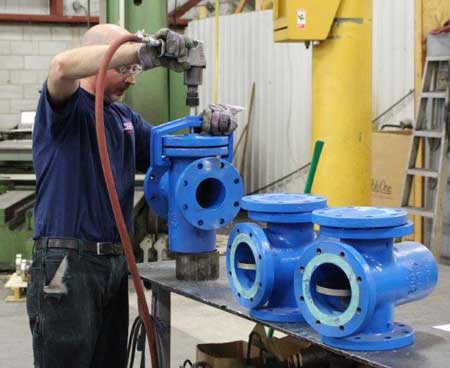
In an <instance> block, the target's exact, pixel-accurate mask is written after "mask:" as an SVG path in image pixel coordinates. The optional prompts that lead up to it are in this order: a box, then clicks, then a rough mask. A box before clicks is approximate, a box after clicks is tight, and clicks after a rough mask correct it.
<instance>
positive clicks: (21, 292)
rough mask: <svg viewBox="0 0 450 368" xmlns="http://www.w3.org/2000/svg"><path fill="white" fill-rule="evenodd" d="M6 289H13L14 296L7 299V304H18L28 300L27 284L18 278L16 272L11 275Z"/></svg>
mask: <svg viewBox="0 0 450 368" xmlns="http://www.w3.org/2000/svg"><path fill="white" fill-rule="evenodd" d="M5 288H7V289H11V290H12V292H13V295H8V296H7V297H6V298H5V302H8V303H17V302H24V301H25V300H26V297H25V289H26V288H27V283H26V282H24V281H23V280H22V277H20V276H18V275H17V274H16V273H15V272H14V273H13V274H12V275H11V277H10V278H9V280H8V282H7V283H6V284H5Z"/></svg>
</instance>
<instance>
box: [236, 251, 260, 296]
mask: <svg viewBox="0 0 450 368" xmlns="http://www.w3.org/2000/svg"><path fill="white" fill-rule="evenodd" d="M234 262H235V264H234V269H235V270H236V277H237V279H238V280H239V283H240V284H241V287H242V288H243V289H251V288H252V287H253V284H254V283H255V279H256V260H255V257H254V255H253V252H252V250H251V248H250V246H249V245H248V244H247V243H244V242H242V243H239V244H238V246H237V247H236V252H235V257H234Z"/></svg>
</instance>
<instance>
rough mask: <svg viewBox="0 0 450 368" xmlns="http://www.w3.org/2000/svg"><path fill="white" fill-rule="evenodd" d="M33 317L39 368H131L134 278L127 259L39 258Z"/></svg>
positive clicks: (54, 253) (65, 252)
mask: <svg viewBox="0 0 450 368" xmlns="http://www.w3.org/2000/svg"><path fill="white" fill-rule="evenodd" d="M30 274H31V280H30V283H29V285H28V288H27V311H28V317H29V320H30V327H31V333H32V335H33V351H34V366H35V367H37V368H97V367H108V368H126V359H127V356H126V355H127V351H126V350H127V335H128V275H127V265H126V260H125V257H124V256H123V255H121V256H113V255H111V256H98V255H95V254H93V253H87V252H79V251H77V250H71V249H55V248H50V249H40V250H35V251H34V253H33V263H32V265H31V270H30Z"/></svg>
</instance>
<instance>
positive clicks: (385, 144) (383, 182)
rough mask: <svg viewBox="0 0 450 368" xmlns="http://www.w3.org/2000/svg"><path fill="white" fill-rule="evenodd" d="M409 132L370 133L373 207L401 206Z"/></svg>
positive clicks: (409, 142)
mask: <svg viewBox="0 0 450 368" xmlns="http://www.w3.org/2000/svg"><path fill="white" fill-rule="evenodd" d="M411 137H412V135H411V133H410V132H374V133H372V205H373V206H378V207H400V204H401V195H402V190H403V185H404V182H405V173H406V165H407V160H408V155H409V150H410V147H411Z"/></svg>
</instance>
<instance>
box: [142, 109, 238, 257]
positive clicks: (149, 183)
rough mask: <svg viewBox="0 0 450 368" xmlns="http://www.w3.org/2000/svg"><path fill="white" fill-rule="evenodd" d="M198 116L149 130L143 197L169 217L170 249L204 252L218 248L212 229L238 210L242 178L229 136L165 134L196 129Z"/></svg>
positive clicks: (199, 120) (184, 251)
mask: <svg viewBox="0 0 450 368" xmlns="http://www.w3.org/2000/svg"><path fill="white" fill-rule="evenodd" d="M200 125H201V119H200V118H199V117H192V116H189V117H186V118H183V119H179V120H176V121H173V122H169V123H166V124H163V125H160V126H158V127H155V128H153V129H152V132H151V146H150V157H151V166H150V168H149V170H148V171H147V173H146V176H145V180H144V193H145V198H146V201H147V203H148V205H149V206H150V208H152V209H153V211H154V212H156V213H157V214H158V215H159V216H160V217H162V218H167V220H168V227H169V248H170V250H171V251H172V252H176V253H186V254H193V253H206V252H212V251H214V250H215V248H216V230H217V229H219V228H221V227H223V226H226V225H228V224H229V223H230V222H231V221H232V220H233V219H234V217H235V216H236V215H237V214H238V212H239V210H240V200H241V197H242V195H243V183H242V179H241V177H240V175H239V173H238V172H237V171H236V169H235V168H234V167H233V166H232V164H231V162H232V160H233V151H232V147H233V137H232V136H205V135H200V134H193V133H189V134H184V135H169V134H170V133H174V132H176V131H179V130H181V129H186V128H189V129H190V128H198V127H199V126H200Z"/></svg>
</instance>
